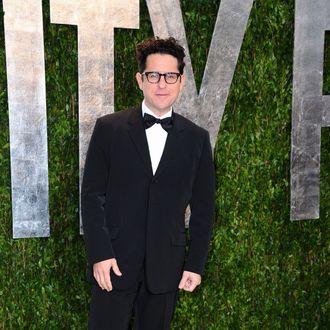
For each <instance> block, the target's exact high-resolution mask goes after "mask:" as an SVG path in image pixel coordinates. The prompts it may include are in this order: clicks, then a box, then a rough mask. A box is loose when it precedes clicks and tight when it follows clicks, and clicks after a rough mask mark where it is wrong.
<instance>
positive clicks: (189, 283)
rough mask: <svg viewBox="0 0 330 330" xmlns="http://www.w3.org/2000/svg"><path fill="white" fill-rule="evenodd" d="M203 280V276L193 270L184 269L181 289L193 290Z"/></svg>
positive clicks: (180, 284)
mask: <svg viewBox="0 0 330 330" xmlns="http://www.w3.org/2000/svg"><path fill="white" fill-rule="evenodd" d="M201 282H202V276H201V275H199V274H196V273H193V272H188V271H186V270H185V271H184V272H183V274H182V278H181V281H180V283H179V289H183V290H185V291H189V292H193V291H194V290H195V289H196V287H197V286H198V285H200V284H201Z"/></svg>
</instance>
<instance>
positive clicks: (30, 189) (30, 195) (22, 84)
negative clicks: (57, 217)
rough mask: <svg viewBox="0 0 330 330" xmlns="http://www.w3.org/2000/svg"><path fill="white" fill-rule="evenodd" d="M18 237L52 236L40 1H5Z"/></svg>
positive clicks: (13, 194)
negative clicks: (49, 212) (49, 208)
mask: <svg viewBox="0 0 330 330" xmlns="http://www.w3.org/2000/svg"><path fill="white" fill-rule="evenodd" d="M3 9H4V12H5V16H4V25H5V42H6V61H7V81H8V107H9V126H10V158H11V184H12V210H13V237H14V238H23V237H43V236H49V215H48V151H47V118H46V92H45V91H46V87H45V65H44V45H43V25H42V5H41V0H28V1H12V0H4V1H3Z"/></svg>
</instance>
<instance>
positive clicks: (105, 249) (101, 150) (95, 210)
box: [81, 119, 114, 265]
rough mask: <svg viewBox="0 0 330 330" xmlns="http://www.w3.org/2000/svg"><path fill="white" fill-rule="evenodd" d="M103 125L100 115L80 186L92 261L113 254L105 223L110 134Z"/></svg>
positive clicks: (110, 256)
mask: <svg viewBox="0 0 330 330" xmlns="http://www.w3.org/2000/svg"><path fill="white" fill-rule="evenodd" d="M103 126H104V124H103V122H102V121H101V119H98V120H97V121H96V124H95V127H94V131H93V134H92V137H91V140H90V144H89V148H88V152H87V156H86V162H85V168H84V175H83V181H82V187H81V216H82V224H83V231H84V239H85V244H86V250H87V256H88V262H89V264H90V265H93V264H94V263H96V262H99V261H102V260H106V259H110V258H114V252H113V249H112V245H111V239H110V236H109V232H108V229H107V227H106V225H105V202H106V197H107V196H106V191H107V185H108V172H109V166H110V155H109V151H108V150H109V149H110V146H109V145H110V141H109V139H110V138H109V137H110V135H109V134H105V128H104V127H103ZM107 133H108V132H107Z"/></svg>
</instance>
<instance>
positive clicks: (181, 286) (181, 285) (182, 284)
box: [179, 274, 188, 289]
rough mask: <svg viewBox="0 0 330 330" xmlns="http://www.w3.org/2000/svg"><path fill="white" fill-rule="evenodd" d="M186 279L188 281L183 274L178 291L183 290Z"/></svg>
mask: <svg viewBox="0 0 330 330" xmlns="http://www.w3.org/2000/svg"><path fill="white" fill-rule="evenodd" d="M187 279H188V278H187V276H186V275H185V274H183V276H182V278H181V281H180V283H179V289H184V287H185V286H186V282H187Z"/></svg>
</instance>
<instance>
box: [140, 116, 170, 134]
mask: <svg viewBox="0 0 330 330" xmlns="http://www.w3.org/2000/svg"><path fill="white" fill-rule="evenodd" d="M143 123H144V128H145V129H147V128H149V127H151V126H152V125H154V124H161V125H162V127H163V129H164V130H165V131H166V132H168V131H169V130H170V129H171V128H172V127H173V118H172V117H166V118H164V119H159V118H155V117H154V116H151V115H149V114H148V113H145V114H144V116H143Z"/></svg>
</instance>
